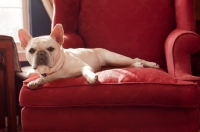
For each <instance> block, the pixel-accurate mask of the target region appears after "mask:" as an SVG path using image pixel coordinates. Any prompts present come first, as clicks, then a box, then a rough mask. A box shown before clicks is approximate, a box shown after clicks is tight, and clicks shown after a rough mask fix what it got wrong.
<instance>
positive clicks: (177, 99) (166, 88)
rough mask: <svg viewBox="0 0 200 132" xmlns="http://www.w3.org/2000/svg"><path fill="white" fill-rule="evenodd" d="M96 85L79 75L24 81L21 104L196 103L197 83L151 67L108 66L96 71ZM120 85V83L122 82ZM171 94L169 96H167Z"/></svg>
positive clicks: (181, 104)
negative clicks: (35, 83) (31, 83)
mask: <svg viewBox="0 0 200 132" xmlns="http://www.w3.org/2000/svg"><path fill="white" fill-rule="evenodd" d="M97 74H98V75H99V83H98V84H95V85H91V84H88V82H87V81H86V80H85V79H84V78H83V77H82V76H81V77H78V78H65V79H59V80H55V81H53V82H49V83H46V84H45V85H44V86H43V87H39V88H38V89H36V90H30V89H28V88H27V86H26V84H27V82H29V81H31V80H34V79H36V78H37V77H33V78H30V79H28V80H26V81H24V86H23V87H22V90H21V93H20V104H21V105H22V106H27V107H37V106H43V107H51V106H53V107H56V106H58V107H60V106H65V107H70V106H115V105H116V106H117V105H124V106H138V105H139V106H140V105H141V106H142V105H153V106H159V105H162V106H175V107H183V106H184V107H185V106H191V105H193V106H198V99H197V98H196V97H197V95H196V94H197V93H198V92H197V91H198V89H196V85H197V84H196V83H192V82H187V81H180V80H176V79H173V78H172V77H171V76H169V75H168V74H167V73H166V72H164V71H162V70H160V69H154V68H123V69H111V70H105V71H101V72H98V73H97ZM121 84H123V85H121ZM169 95H170V98H169Z"/></svg>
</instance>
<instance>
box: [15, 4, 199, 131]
mask: <svg viewBox="0 0 200 132" xmlns="http://www.w3.org/2000/svg"><path fill="white" fill-rule="evenodd" d="M54 9H55V10H54V17H53V22H52V27H53V26H54V25H55V24H56V23H61V24H62V25H63V27H64V30H65V42H64V47H65V48H77V47H86V48H94V47H100V48H106V49H109V50H111V51H114V52H117V53H120V54H123V55H126V56H129V57H132V58H135V57H138V58H142V59H145V60H148V61H154V62H156V63H158V64H159V65H160V66H161V69H154V68H117V69H108V70H104V71H99V72H98V73H97V74H98V75H99V83H98V84H95V85H91V84H88V83H87V81H86V80H85V79H84V78H83V77H77V78H68V79H59V80H55V81H53V82H49V83H47V84H45V85H44V86H41V87H39V88H38V89H37V90H30V89H28V88H27V86H26V84H27V82H29V81H31V80H34V79H36V78H37V76H36V77H32V78H29V79H28V80H26V81H24V85H23V87H22V89H21V92H20V98H19V101H20V104H21V106H23V109H22V127H23V130H24V131H25V132H28V131H55V132H56V131H63V132H65V131H87V132H88V131H92V132H93V131H103V132H105V131H109V132H110V131H111V132H112V131H113V132H116V131H119V132H124V131H127V132H135V131H136V132H138V131H145V132H146V131H147V132H149V131H153V132H155V131H159V132H160V131H162V132H165V131H166V132H168V131H170V132H198V128H199V121H200V120H199V103H200V102H199V99H200V89H199V86H198V85H197V82H198V81H199V80H200V78H199V77H195V76H192V75H191V66H190V54H192V53H195V52H196V51H198V50H199V48H200V37H199V36H198V35H197V34H196V33H194V29H195V19H194V14H193V2H192V0H123V1H118V0H54Z"/></svg>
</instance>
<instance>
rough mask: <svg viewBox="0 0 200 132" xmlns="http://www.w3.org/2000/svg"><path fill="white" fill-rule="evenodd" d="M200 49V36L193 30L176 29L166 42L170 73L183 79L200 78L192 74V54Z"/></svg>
mask: <svg viewBox="0 0 200 132" xmlns="http://www.w3.org/2000/svg"><path fill="white" fill-rule="evenodd" d="M199 49H200V37H199V35H197V34H196V33H194V32H192V31H186V30H181V29H176V30H174V31H173V32H172V33H171V34H170V35H169V36H168V38H167V40H166V43H165V55H166V61H167V68H168V73H169V74H171V75H172V76H174V77H176V78H179V79H182V80H193V81H195V80H196V81H197V80H200V78H199V77H194V76H191V74H192V72H191V63H190V54H192V53H195V52H197V51H198V50H199Z"/></svg>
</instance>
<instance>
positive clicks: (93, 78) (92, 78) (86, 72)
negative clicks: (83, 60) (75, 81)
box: [82, 65, 98, 84]
mask: <svg viewBox="0 0 200 132" xmlns="http://www.w3.org/2000/svg"><path fill="white" fill-rule="evenodd" d="M82 75H83V76H84V77H85V79H86V80H87V81H88V82H89V83H90V84H94V83H96V82H97V80H98V76H97V75H96V74H95V73H94V72H93V69H92V68H91V67H90V66H88V65H86V66H83V68H82Z"/></svg>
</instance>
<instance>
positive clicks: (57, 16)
mask: <svg viewBox="0 0 200 132" xmlns="http://www.w3.org/2000/svg"><path fill="white" fill-rule="evenodd" d="M79 2H80V0H53V9H54V10H53V11H54V12H53V19H52V28H53V27H54V26H55V25H56V24H58V23H60V24H62V26H63V29H64V33H65V34H64V44H63V47H64V48H83V47H85V45H84V42H83V40H82V38H81V37H80V36H79V35H78V34H77V27H78V17H79V10H80V7H79V6H80V3H79Z"/></svg>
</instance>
